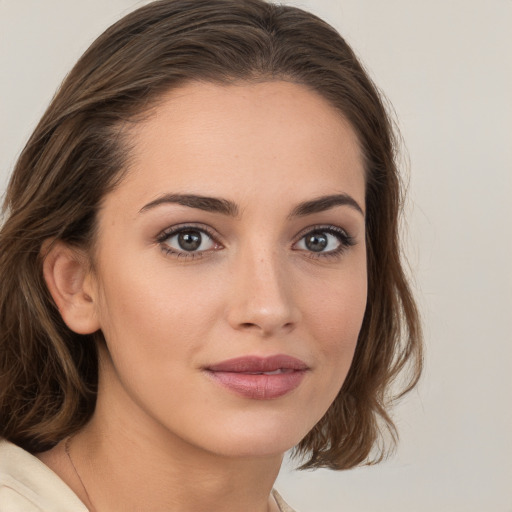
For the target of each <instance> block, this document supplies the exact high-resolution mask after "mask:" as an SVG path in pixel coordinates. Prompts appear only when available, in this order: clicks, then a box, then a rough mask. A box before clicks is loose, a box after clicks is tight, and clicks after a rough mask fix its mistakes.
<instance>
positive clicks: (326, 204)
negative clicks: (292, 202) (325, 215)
mask: <svg viewBox="0 0 512 512" xmlns="http://www.w3.org/2000/svg"><path fill="white" fill-rule="evenodd" d="M335 206H349V207H350V208H353V209H354V210H356V211H358V212H359V213H360V214H361V215H362V216H363V217H364V212H363V209H362V208H361V207H360V206H359V204H358V203H357V201H356V200H355V199H354V198H353V197H352V196H349V195H348V194H332V195H329V196H322V197H318V198H316V199H312V200H311V201H306V202H304V203H300V204H299V205H297V206H296V207H295V208H294V209H293V210H292V213H291V214H290V215H289V217H290V218H291V217H305V216H306V215H311V214H312V213H319V212H324V211H326V210H330V209H331V208H334V207H335Z"/></svg>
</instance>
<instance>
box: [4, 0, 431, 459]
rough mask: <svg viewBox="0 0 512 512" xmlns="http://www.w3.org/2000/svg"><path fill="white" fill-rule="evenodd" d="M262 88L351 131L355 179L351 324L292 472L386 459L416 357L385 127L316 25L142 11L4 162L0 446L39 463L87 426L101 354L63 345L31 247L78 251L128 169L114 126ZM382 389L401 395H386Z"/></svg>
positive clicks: (88, 346) (78, 343) (274, 17)
mask: <svg viewBox="0 0 512 512" xmlns="http://www.w3.org/2000/svg"><path fill="white" fill-rule="evenodd" d="M271 80H286V81H290V82H293V83H297V84H302V85H303V86H305V87H308V88H309V89H310V90H312V91H315V92H316V93H317V94H319V95H320V96H322V97H324V98H325V99H327V100H328V101H329V102H330V104H331V105H332V106H333V107H334V108H335V109H337V110H338V111H339V112H340V115H341V116H343V118H345V119H346V120H347V121H348V122H349V123H350V125H351V126H352V128H353V129H354V130H355V133H356V134H357V136H358V139H359V143H360V145H361V148H362V152H363V155H364V162H365V172H366V207H367V216H366V232H367V248H368V249H367V251H368V255H367V264H368V303H367V307H366V312H365V316H364V320H363V324H362V328H361V332H360V335H359V339H358V344H357V348H356V352H355V356H354V360H353V363H352V366H351V368H350V371H349V374H348V376H347V378H346V381H345V383H344V384H343V387H342V389H341V391H340V392H339V394H338V396H337V398H336V399H335V400H334V402H333V403H332V405H331V407H330V408H329V410H328V411H327V413H326V414H325V416H324V417H323V418H322V419H321V420H320V421H319V422H318V424H317V425H316V426H315V427H314V428H313V430H312V431H311V432H310V433H309V434H308V435H307V436H306V437H305V438H304V439H303V440H302V441H301V443H300V444H299V445H298V446H297V447H296V455H297V456H300V458H301V460H302V461H303V465H302V466H301V467H302V468H313V467H329V468H333V469H346V468H350V467H353V466H356V465H359V464H371V463H375V462H378V461H379V460H381V459H382V457H383V456H384V455H385V453H387V450H386V446H388V445H387V443H386V444H382V443H381V441H382V439H383V434H384V433H385V432H390V433H391V434H392V435H391V439H390V440H391V441H392V442H391V445H393V441H395V440H396V430H395V428H394V425H393V423H392V421H391V419H390V416H389V414H388V408H389V406H390V405H391V403H392V401H393V400H395V399H396V398H398V397H400V396H401V395H403V393H405V392H406V391H408V390H409V389H411V388H412V386H414V384H416V382H417V380H418V378H419V374H420V369H421V347H422V344H421V329H420V322H419V319H418V313H417V309H416V306H415V303H414V300H413V298H412V295H411V293H410V289H409V286H408V283H407V279H406V277H405V274H404V271H403V267H402V264H401V257H400V244H399V232H398V231H399V216H400V212H401V209H402V192H401V185H400V179H399V175H398V171H397V166H396V155H395V153H396V151H395V149H396V141H395V137H394V135H393V129H392V123H391V122H390V119H389V117H388V114H387V113H386V109H385V107H384V105H383V102H382V100H381V98H380V96H379V93H378V92H377V90H376V87H375V86H374V85H373V83H372V81H371V80H370V79H369V77H368V75H367V74H366V72H365V71H364V69H363V67H362V66H361V64H360V63H359V61H358V59H357V58H356V56H355V55H354V52H353V51H352V50H351V49H350V47H349V46H348V45H347V43H346V42H345V41H344V40H343V38H342V37H341V36H340V35H339V34H338V33H337V32H336V31H335V30H334V29H333V28H332V27H331V26H329V25H328V24H327V23H325V22H324V21H322V20H320V19H319V18H317V17H316V16H314V15H312V14H310V13H307V12H304V11H303V10H301V9H298V8H295V7H290V6H284V5H274V4H270V3H266V2H265V1H262V0H160V1H156V2H152V3H150V4H147V5H145V6H143V7H141V8H139V9H138V10H136V11H134V12H132V13H130V14H128V15H127V16H126V17H124V18H123V19H121V20H120V21H119V22H117V23H115V24H114V25H113V26H111V27H110V28H109V29H107V30H106V31H105V32H104V33H103V34H102V35H101V36H100V37H99V38H98V39H97V40H96V41H95V42H94V43H93V44H92V45H91V47H90V48H89V49H88V50H87V51H86V52H85V54H84V55H83V56H82V57H81V58H80V60H79V61H78V63H77V64H76V65H75V67H74V68H73V69H72V71H71V72H70V74H69V75H68V76H67V77H66V79H65V80H64V82H63V83H62V85H61V87H60V89H59V91H58V93H57V94H56V96H55V97H54V99H53V101H52V102H51V104H50V106H49V107H48V110H47V111H46V113H45V114H44V116H43V118H42V119H41V121H40V122H39V124H38V126H37V127H36V129H35V131H34V133H33V134H32V136H31V137H30V139H29V140H28V142H27V144H26V146H25V148H24V150H23V152H22V153H21V155H20V157H19V160H18V162H17V164H16V166H15V169H14V172H13V175H12V178H11V181H10V183H9V186H8V190H7V194H6V198H5V203H4V206H3V216H4V221H3V226H2V228H1V232H0V283H1V287H0V435H2V436H4V437H5V438H7V439H9V440H11V441H12V442H14V443H16V444H18V445H19V446H21V447H23V448H25V449H27V450H29V451H32V452H38V451H43V450H46V449H49V448H50V447H52V446H53V445H54V444H56V443H57V442H59V441H60V440H62V439H63V438H64V437H66V436H68V435H70V434H72V433H73V432H75V431H76V430H78V429H80V428H81V427H82V426H83V425H84V424H85V423H86V422H87V421H88V420H89V418H90V417H91V415H92V413H93V411H94V407H95V397H96V389H97V374H98V369H97V349H96V347H97V345H96V343H101V342H102V341H104V340H103V338H102V335H101V333H95V334H94V335H90V336H86V335H78V334H76V333H74V332H71V331H70V330H69V329H68V328H67V327H66V325H65V324H64V322H63V321H62V319H61V317H60V315H59V312H58V310H57V308H56V306H55V303H54V302H53V300H52V298H51V296H50V294H49V292H48V290H47V288H46V284H45V281H44V279H43V275H42V261H43V259H44V254H43V247H47V246H48V243H44V242H45V241H48V240H62V241H64V242H66V243H68V244H72V245H74V246H76V247H81V248H84V249H89V250H91V246H92V244H93V242H94V236H95V219H96V214H97V211H98V208H99V204H100V202H101V200H102V198H103V197H104V196H105V194H107V193H108V192H110V191H111V190H113V188H114V187H115V186H116V184H117V183H119V181H120V180H121V179H122V177H123V171H124V170H125V169H126V166H127V161H126V155H127V154H128V155H129V145H128V142H127V138H126V137H123V134H124V133H125V132H126V130H123V127H126V126H127V124H128V123H136V122H137V119H140V116H144V114H145V113H147V112H149V111H150V110H151V109H152V108H153V107H154V106H155V105H157V104H158V100H159V99H160V98H161V97H162V95H163V94H164V93H165V92H167V91H168V90H170V89H173V88H176V87H179V86H181V85H184V84H185V83H187V82H193V81H203V82H213V83H217V84H230V83H234V82H238V83H240V82H244V81H245V82H251V81H271ZM399 374H400V376H401V377H400V379H397V377H398V376H399ZM403 374H405V377H403ZM397 380H398V381H399V383H400V386H401V387H400V389H397V388H396V386H393V389H394V390H395V391H394V392H393V393H391V392H390V387H391V386H390V385H391V384H392V383H393V382H395V381H397ZM386 437H390V436H389V435H388V436H386Z"/></svg>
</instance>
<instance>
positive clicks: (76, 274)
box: [41, 240, 100, 334]
mask: <svg viewBox="0 0 512 512" xmlns="http://www.w3.org/2000/svg"><path fill="white" fill-rule="evenodd" d="M41 253H42V256H43V275H44V279H45V281H46V286H47V287H48V290H49V292H50V294H51V296H52V297H53V300H54V301H55V304H56V305H57V308H58V309H59V312H60V314H61V316H62V319H63V320H64V322H65V324H66V325H67V326H68V327H69V328H70V329H71V330H72V331H74V332H76V333H78V334H91V333H93V332H96V331H97V330H98V329H99V328H100V325H99V321H98V317H97V310H96V306H97V304H96V297H95V292H94V290H93V288H92V285H91V283H92V278H91V272H90V268H89V264H88V260H87V257H86V256H85V255H84V254H83V253H82V252H81V251H80V250H79V249H76V248H73V247H70V246H69V245H68V244H66V243H64V242H62V241H60V240H57V241H51V242H50V241H47V242H46V243H45V244H43V248H42V252H41Z"/></svg>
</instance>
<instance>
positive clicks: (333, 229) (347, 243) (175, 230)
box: [156, 224, 356, 260]
mask: <svg viewBox="0 0 512 512" xmlns="http://www.w3.org/2000/svg"><path fill="white" fill-rule="evenodd" d="M186 231H198V232H200V233H203V234H206V235H207V236H208V237H209V238H210V239H211V240H212V242H213V243H214V244H215V246H216V247H215V248H213V249H207V250H203V251H177V250H175V249H173V248H172V247H170V246H169V245H168V244H166V243H165V242H166V241H167V240H168V239H169V238H171V237H173V236H175V235H178V234H179V233H182V232H186ZM326 233H327V234H330V235H333V236H334V237H336V238H337V240H338V241H339V246H338V247H337V248H336V249H333V250H331V251H327V252H324V251H318V252H315V251H308V250H302V249H296V250H300V251H302V252H304V253H306V254H307V256H308V257H309V258H312V259H322V258H336V257H339V256H341V255H342V254H343V253H344V252H345V251H346V250H347V249H349V248H350V247H352V246H354V245H355V244H356V242H355V240H354V238H353V237H352V236H351V235H349V234H348V233H347V232H346V231H345V230H344V229H341V228H339V227H337V226H331V225H328V226H325V225H319V226H310V227H308V228H306V229H305V230H303V231H302V232H301V233H300V234H299V236H298V237H297V241H296V242H294V244H293V245H294V246H295V245H296V244H298V243H299V242H300V241H301V240H303V239H304V238H305V237H306V236H308V235H310V236H311V235H315V234H326ZM156 242H157V243H158V244H159V245H160V247H161V249H162V251H163V252H164V253H165V254H167V255H171V256H173V257H175V258H177V259H188V260H193V259H196V258H202V257H204V256H205V255H206V254H208V253H210V252H212V251H216V250H220V249H221V248H222V244H221V243H220V242H218V240H217V236H216V235H215V234H214V233H213V231H212V230H211V229H209V228H208V227H207V226H203V225H201V226H198V225H194V224H186V225H179V226H174V227H172V228H169V229H166V230H164V231H162V232H161V233H160V234H159V235H158V237H157V238H156ZM218 246H220V247H218Z"/></svg>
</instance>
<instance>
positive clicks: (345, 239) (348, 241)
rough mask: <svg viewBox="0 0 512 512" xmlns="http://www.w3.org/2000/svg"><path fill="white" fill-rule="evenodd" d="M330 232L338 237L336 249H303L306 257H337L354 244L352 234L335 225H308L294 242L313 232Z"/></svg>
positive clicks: (313, 233)
mask: <svg viewBox="0 0 512 512" xmlns="http://www.w3.org/2000/svg"><path fill="white" fill-rule="evenodd" d="M325 233H327V234H330V235H333V236H334V237H336V238H337V239H338V242H339V246H338V247H337V248H336V249H333V250H331V251H327V252H323V251H321V252H314V251H307V250H306V251H304V252H305V253H306V254H307V256H308V258H311V259H324V258H325V259H329V258H337V257H340V256H341V255H342V254H343V253H345V251H347V250H348V249H349V248H350V247H352V246H354V245H355V244H356V241H355V239H354V237H353V236H351V235H349V234H348V233H347V232H346V231H345V230H344V229H342V228H339V227H337V226H331V225H327V226H325V225H318V226H310V227H308V228H306V229H305V230H303V231H302V232H301V233H299V236H298V240H297V242H295V243H294V245H296V244H297V243H298V242H300V241H301V240H303V239H304V238H305V237H306V236H308V235H309V236H311V235H315V234H325Z"/></svg>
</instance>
